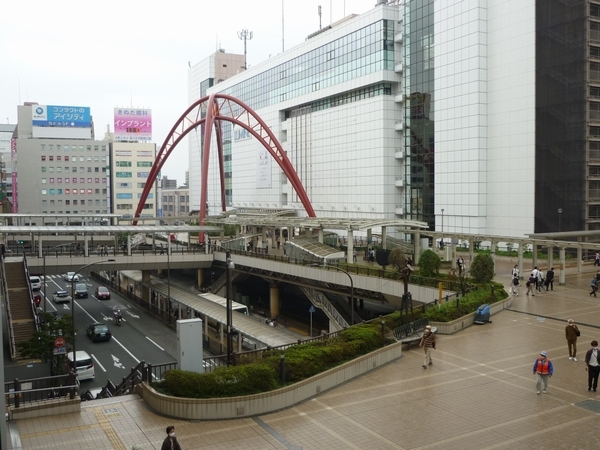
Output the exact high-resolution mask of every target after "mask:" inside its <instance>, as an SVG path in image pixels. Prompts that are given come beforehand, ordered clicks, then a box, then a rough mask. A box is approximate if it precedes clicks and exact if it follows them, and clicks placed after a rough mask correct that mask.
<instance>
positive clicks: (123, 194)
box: [117, 193, 133, 200]
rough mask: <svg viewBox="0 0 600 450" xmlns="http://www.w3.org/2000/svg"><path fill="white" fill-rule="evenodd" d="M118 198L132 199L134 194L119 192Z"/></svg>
mask: <svg viewBox="0 0 600 450" xmlns="http://www.w3.org/2000/svg"><path fill="white" fill-rule="evenodd" d="M117 199H118V200H131V199H133V194H131V193H122V194H117Z"/></svg>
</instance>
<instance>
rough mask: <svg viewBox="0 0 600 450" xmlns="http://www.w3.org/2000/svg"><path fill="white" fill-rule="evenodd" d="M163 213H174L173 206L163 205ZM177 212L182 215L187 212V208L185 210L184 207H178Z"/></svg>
mask: <svg viewBox="0 0 600 450" xmlns="http://www.w3.org/2000/svg"><path fill="white" fill-rule="evenodd" d="M163 211H170V212H175V208H173V205H163ZM179 212H182V213H186V212H189V208H187V207H186V206H180V207H179Z"/></svg>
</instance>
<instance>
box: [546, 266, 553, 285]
mask: <svg viewBox="0 0 600 450" xmlns="http://www.w3.org/2000/svg"><path fill="white" fill-rule="evenodd" d="M548 287H550V290H551V291H553V290H554V267H550V270H549V271H548V272H547V273H546V291H548Z"/></svg>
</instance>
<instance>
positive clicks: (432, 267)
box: [419, 250, 442, 277]
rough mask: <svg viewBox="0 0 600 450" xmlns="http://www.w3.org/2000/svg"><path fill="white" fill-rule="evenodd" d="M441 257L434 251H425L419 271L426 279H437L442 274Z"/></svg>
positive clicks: (420, 260)
mask: <svg viewBox="0 0 600 450" xmlns="http://www.w3.org/2000/svg"><path fill="white" fill-rule="evenodd" d="M441 263H442V262H441V260H440V257H439V256H438V255H437V254H436V253H435V252H434V251H433V250H425V251H424V252H423V254H422V255H421V257H420V258H419V269H420V270H421V275H423V276H424V277H435V276H437V275H438V274H439V273H440V265H441Z"/></svg>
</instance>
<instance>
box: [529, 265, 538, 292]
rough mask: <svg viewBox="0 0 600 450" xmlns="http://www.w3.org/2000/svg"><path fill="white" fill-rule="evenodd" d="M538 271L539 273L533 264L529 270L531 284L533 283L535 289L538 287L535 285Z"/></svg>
mask: <svg viewBox="0 0 600 450" xmlns="http://www.w3.org/2000/svg"><path fill="white" fill-rule="evenodd" d="M538 273H539V270H538V268H537V266H535V267H534V268H533V270H532V271H531V278H533V284H534V288H535V290H537V287H538V286H537V285H538Z"/></svg>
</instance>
